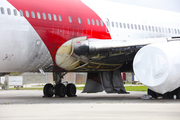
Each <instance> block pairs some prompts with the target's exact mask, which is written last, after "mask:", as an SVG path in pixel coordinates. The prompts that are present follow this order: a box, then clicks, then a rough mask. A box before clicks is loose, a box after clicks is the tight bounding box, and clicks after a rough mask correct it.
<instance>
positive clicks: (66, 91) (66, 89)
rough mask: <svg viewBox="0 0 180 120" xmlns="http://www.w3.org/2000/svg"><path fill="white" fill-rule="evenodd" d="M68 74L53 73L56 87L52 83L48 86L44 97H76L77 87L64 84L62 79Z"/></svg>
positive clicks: (45, 87) (44, 91) (45, 88)
mask: <svg viewBox="0 0 180 120" xmlns="http://www.w3.org/2000/svg"><path fill="white" fill-rule="evenodd" d="M65 74H66V73H61V72H55V73H53V80H54V82H55V85H52V84H50V83H48V84H46V85H45V86H44V89H43V93H44V97H53V95H55V96H56V97H65V96H66V95H67V96H68V97H76V86H75V85H74V84H73V83H69V84H68V83H66V84H63V83H62V79H63V77H64V75H65Z"/></svg>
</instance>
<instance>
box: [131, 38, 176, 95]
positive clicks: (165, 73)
mask: <svg viewBox="0 0 180 120" xmlns="http://www.w3.org/2000/svg"><path fill="white" fill-rule="evenodd" d="M133 69H134V72H135V75H136V77H137V79H138V80H139V81H140V82H141V83H143V84H144V85H146V86H147V87H148V88H150V89H151V90H153V91H155V92H157V93H161V94H164V93H166V92H171V91H173V90H175V89H176V88H178V87H180V42H179V41H174V42H166V43H157V44H151V45H148V46H145V47H143V48H142V49H140V50H139V51H138V53H137V54H136V56H135V58H134V62H133Z"/></svg>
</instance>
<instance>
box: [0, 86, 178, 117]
mask: <svg viewBox="0 0 180 120" xmlns="http://www.w3.org/2000/svg"><path fill="white" fill-rule="evenodd" d="M81 92H82V91H77V97H65V98H55V97H53V98H43V97H42V96H43V91H42V90H7V91H6V90H0V120H41V119H42V120H180V99H176V100H174V99H172V100H167V99H166V100H165V99H150V100H142V99H141V98H140V97H141V96H143V95H144V94H146V92H130V94H106V93H105V92H102V93H93V94H86V93H81Z"/></svg>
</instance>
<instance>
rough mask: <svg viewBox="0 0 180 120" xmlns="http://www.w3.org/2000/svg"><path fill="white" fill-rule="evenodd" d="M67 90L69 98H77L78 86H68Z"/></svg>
mask: <svg viewBox="0 0 180 120" xmlns="http://www.w3.org/2000/svg"><path fill="white" fill-rule="evenodd" d="M66 89H67V96H68V97H75V96H76V86H75V85H74V84H72V83H70V84H68V85H67V86H66Z"/></svg>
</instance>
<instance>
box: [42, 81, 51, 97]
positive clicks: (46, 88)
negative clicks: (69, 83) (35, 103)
mask: <svg viewBox="0 0 180 120" xmlns="http://www.w3.org/2000/svg"><path fill="white" fill-rule="evenodd" d="M53 89H54V88H53V85H52V84H50V83H49V84H46V85H45V86H44V89H43V93H44V97H52V96H53V95H54V93H53Z"/></svg>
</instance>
